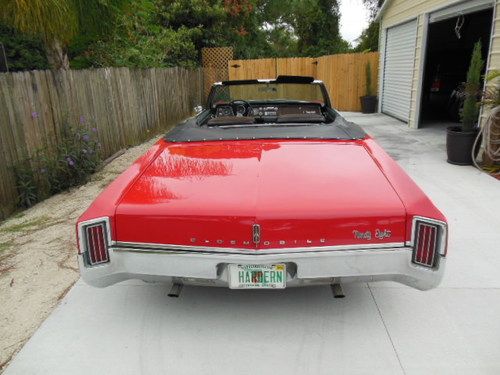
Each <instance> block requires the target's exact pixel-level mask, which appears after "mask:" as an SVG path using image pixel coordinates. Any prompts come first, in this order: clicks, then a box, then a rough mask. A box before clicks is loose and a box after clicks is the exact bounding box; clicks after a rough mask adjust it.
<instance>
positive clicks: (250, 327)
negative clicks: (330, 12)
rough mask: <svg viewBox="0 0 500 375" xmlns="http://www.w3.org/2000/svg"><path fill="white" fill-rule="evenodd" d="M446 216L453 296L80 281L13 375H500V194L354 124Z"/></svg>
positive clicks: (405, 132)
mask: <svg viewBox="0 0 500 375" xmlns="http://www.w3.org/2000/svg"><path fill="white" fill-rule="evenodd" d="M346 116H347V117H348V118H350V119H352V120H354V121H356V122H358V123H360V124H361V125H363V126H365V129H366V130H367V131H368V132H369V133H371V134H372V135H374V136H375V137H376V138H377V139H378V140H379V142H380V143H381V144H382V145H383V146H384V147H385V148H386V149H387V150H388V151H389V152H390V153H391V154H392V155H393V156H394V157H395V158H396V159H397V160H398V161H399V162H400V163H401V165H402V166H403V167H404V168H405V169H406V170H407V171H408V172H409V174H410V175H411V176H412V177H413V178H414V179H415V180H416V181H417V182H418V183H419V184H420V186H421V187H422V188H423V189H424V190H425V191H426V192H427V193H428V194H429V195H430V196H431V198H432V199H433V200H434V201H435V202H436V204H437V205H438V206H439V207H440V208H441V209H442V210H443V211H444V213H445V214H446V215H447V217H448V219H449V221H450V225H451V230H450V250H449V259H448V262H447V273H446V276H445V279H444V281H443V283H442V285H441V286H440V287H439V288H437V289H435V290H432V291H429V292H419V291H415V290H412V289H410V288H407V287H403V286H400V285H398V284H393V283H378V284H377V283H373V284H357V285H348V286H346V287H345V291H346V294H347V298H345V299H343V300H334V299H332V298H331V293H330V290H329V288H328V287H314V288H304V289H288V290H285V291H283V292H276V291H272V292H263V291H260V292H259V291H250V292H246V291H231V290H226V289H212V288H195V287H186V288H184V291H183V294H182V296H181V298H179V299H170V298H168V297H167V295H166V294H167V288H166V287H165V286H160V285H147V284H143V283H142V282H127V283H123V284H119V285H116V286H113V287H109V288H106V289H94V288H91V287H89V286H87V285H85V284H83V283H82V282H81V281H80V282H78V283H77V284H76V285H75V287H74V288H73V289H72V290H71V291H70V292H69V293H68V295H67V296H66V297H65V298H64V300H63V301H62V303H61V305H60V306H59V307H58V308H57V309H56V310H55V311H54V312H53V314H52V315H51V316H50V317H49V318H48V319H47V320H46V321H45V323H44V324H43V325H42V326H41V328H40V329H39V330H38V331H37V333H36V334H35V335H34V336H33V337H32V339H31V340H30V341H29V342H28V343H27V344H26V346H25V347H24V348H23V350H22V351H21V352H20V353H19V354H18V355H17V357H16V358H15V359H14V361H13V362H12V364H11V365H10V367H9V368H8V369H7V371H6V374H7V375H13V374H23V375H24V374H86V375H88V374H120V375H124V374H148V375H149V374H175V375H182V374H300V375H303V374H311V375H312V374H314V375H317V374H384V375H386V374H440V375H443V374H500V272H499V266H500V182H499V181H496V180H494V179H493V178H491V177H489V176H487V175H485V174H481V173H480V172H479V171H476V170H475V169H473V168H472V167H456V166H452V165H449V164H447V163H446V162H445V154H444V138H445V135H444V130H443V129H439V128H430V129H424V130H419V131H412V130H409V129H407V128H406V127H405V126H404V125H403V124H401V123H400V122H398V121H396V120H393V119H391V118H389V117H386V116H382V115H372V116H366V115H365V116H363V115H359V114H346Z"/></svg>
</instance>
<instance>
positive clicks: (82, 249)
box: [78, 217, 113, 266]
mask: <svg viewBox="0 0 500 375" xmlns="http://www.w3.org/2000/svg"><path fill="white" fill-rule="evenodd" d="M98 227H102V228H103V234H104V243H103V245H104V249H101V247H100V244H99V253H100V259H99V260H98V261H97V260H92V257H91V256H90V253H89V247H90V244H89V236H88V233H87V231H88V230H92V229H93V228H98ZM92 235H93V236H96V235H97V233H93V234H92ZM78 244H79V253H80V254H82V255H84V258H85V260H86V263H87V265H88V266H97V265H99V264H104V263H108V262H109V250H108V249H109V248H110V247H111V246H112V245H113V241H112V240H111V227H110V221H109V217H99V218H96V219H92V220H87V221H83V222H81V223H79V224H78ZM94 245H95V243H94Z"/></svg>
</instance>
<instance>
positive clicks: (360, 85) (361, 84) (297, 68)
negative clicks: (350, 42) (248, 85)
mask: <svg viewBox="0 0 500 375" xmlns="http://www.w3.org/2000/svg"><path fill="white" fill-rule="evenodd" d="M378 62H379V54H378V52H370V53H349V54H340V55H330V56H322V57H318V58H310V57H296V58H276V59H275V58H273V59H257V60H231V61H229V63H228V70H229V79H256V78H275V77H277V76H279V75H301V76H311V77H314V78H316V79H320V80H322V81H323V82H325V84H326V87H327V88H328V91H329V93H330V97H331V99H332V103H333V106H334V107H335V108H337V109H338V110H341V111H360V110H361V104H360V101H359V97H360V96H363V95H366V74H365V71H366V64H367V63H370V65H371V72H372V84H373V91H374V92H377V91H376V90H377V83H378Z"/></svg>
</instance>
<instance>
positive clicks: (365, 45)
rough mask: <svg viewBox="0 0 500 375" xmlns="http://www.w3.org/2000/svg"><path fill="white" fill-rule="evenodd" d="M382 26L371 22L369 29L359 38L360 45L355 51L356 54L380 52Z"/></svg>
mask: <svg viewBox="0 0 500 375" xmlns="http://www.w3.org/2000/svg"><path fill="white" fill-rule="evenodd" d="M379 29H380V25H379V23H378V22H373V21H372V22H370V24H369V25H368V27H367V28H366V29H365V30H363V32H362V33H361V36H360V37H359V38H358V45H357V46H356V48H355V49H354V51H355V52H376V51H378V39H379Z"/></svg>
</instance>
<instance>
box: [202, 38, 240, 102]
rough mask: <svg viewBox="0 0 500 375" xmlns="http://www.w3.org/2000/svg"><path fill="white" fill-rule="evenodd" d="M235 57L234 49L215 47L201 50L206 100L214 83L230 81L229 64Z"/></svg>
mask: <svg viewBox="0 0 500 375" xmlns="http://www.w3.org/2000/svg"><path fill="white" fill-rule="evenodd" d="M233 57H234V52H233V47H213V48H203V49H202V50H201V62H202V65H203V70H204V80H203V81H204V93H205V98H206V97H207V96H208V93H209V92H210V87H211V86H212V84H213V83H214V82H218V81H225V80H228V79H229V72H228V68H227V65H228V62H229V61H230V60H232V59H233Z"/></svg>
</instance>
